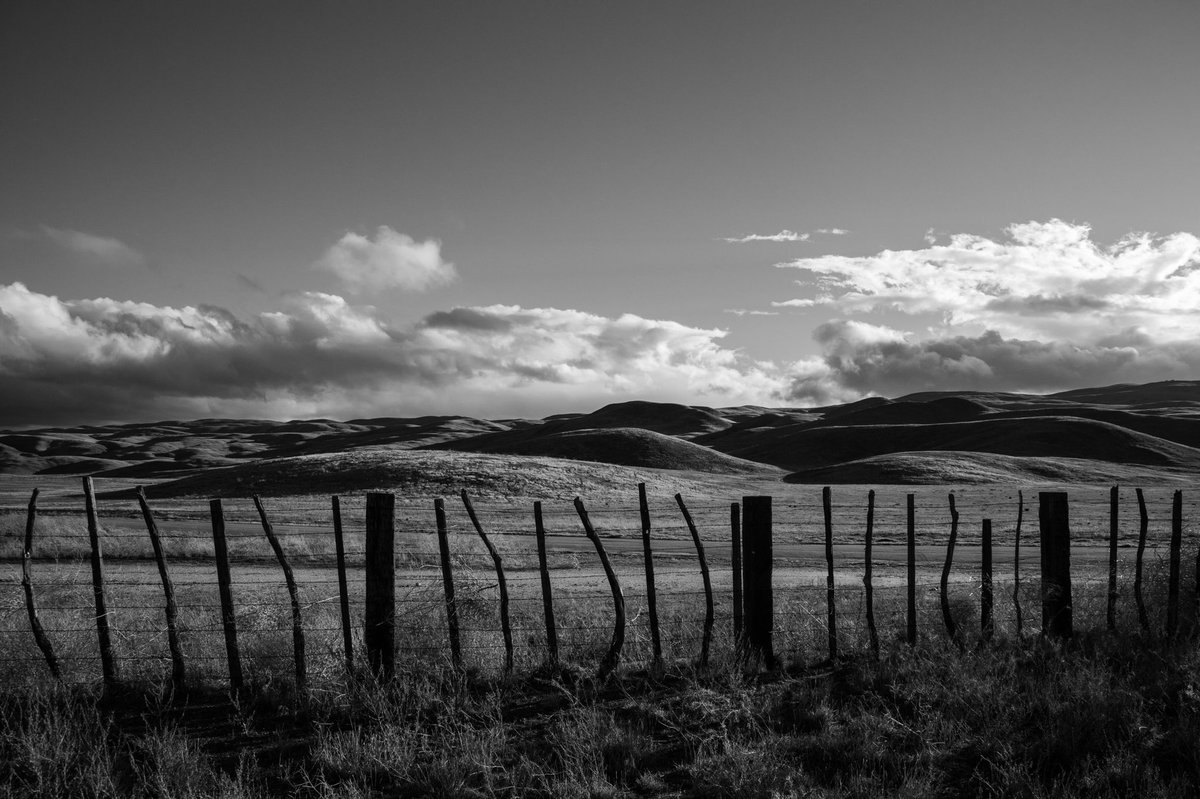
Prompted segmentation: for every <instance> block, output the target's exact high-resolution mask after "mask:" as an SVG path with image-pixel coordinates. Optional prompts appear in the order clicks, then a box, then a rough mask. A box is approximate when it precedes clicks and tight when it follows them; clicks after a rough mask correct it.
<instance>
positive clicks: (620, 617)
mask: <svg viewBox="0 0 1200 799" xmlns="http://www.w3.org/2000/svg"><path fill="white" fill-rule="evenodd" d="M575 512H576V513H578V514H579V521H580V522H582V523H583V531H584V532H585V533H586V534H587V537H588V539H590V540H591V542H592V546H594V547H595V548H596V555H598V556H599V558H600V565H601V566H603V567H604V576H605V577H607V578H608V587H609V590H610V591H612V598H613V612H614V614H615V616H616V618H615V619H614V621H613V634H612V643H611V644H610V645H609V647H608V653H607V654H606V655H605V656H604V659H603V660H601V661H600V669H599V673H598V674H597V677H598V678H599V679H601V680H603V679H605V678H607V677H608V675H610V674H612V673H613V672H614V671H615V670H616V668H617V664H618V663H620V662H621V648H622V647H623V646H624V645H625V595H624V594H623V593H622V592H621V581H620V580H618V579H617V573H616V572H615V571H613V567H612V563H611V562H609V560H608V553H607V552H605V551H604V544H603V543H602V542H601V541H600V536H598V535H596V530H595V528H593V527H592V522H591V519H589V518H588V513H587V508H585V507H584V505H583V500H582V499H580V498H579V497H575Z"/></svg>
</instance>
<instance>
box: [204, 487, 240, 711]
mask: <svg viewBox="0 0 1200 799" xmlns="http://www.w3.org/2000/svg"><path fill="white" fill-rule="evenodd" d="M208 511H209V515H210V516H211V517H212V531H213V555H214V556H215V557H216V560H217V593H218V594H219V595H220V597H221V627H222V629H223V630H224V631H225V656H226V660H227V663H228V665H229V690H230V692H231V693H233V694H237V692H238V691H240V690H242V658H241V655H240V654H239V653H238V640H237V614H236V613H235V612H234V609H233V588H232V586H231V582H232V580H231V579H230V575H229V550H228V548H227V547H226V546H225V511H224V510H223V509H222V507H221V500H219V499H214V500H210V501H209V503H208Z"/></svg>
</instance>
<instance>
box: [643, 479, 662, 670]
mask: <svg viewBox="0 0 1200 799" xmlns="http://www.w3.org/2000/svg"><path fill="white" fill-rule="evenodd" d="M638 510H639V512H640V513H641V517H642V559H643V562H644V564H645V568H646V609H647V612H648V613H649V614H650V667H651V668H652V669H660V668H662V637H661V634H660V631H659V628H658V594H657V593H656V592H655V587H654V552H653V551H652V550H651V547H650V503H649V502H647V501H646V484H645V483H638Z"/></svg>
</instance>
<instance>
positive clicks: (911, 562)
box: [907, 494, 917, 646]
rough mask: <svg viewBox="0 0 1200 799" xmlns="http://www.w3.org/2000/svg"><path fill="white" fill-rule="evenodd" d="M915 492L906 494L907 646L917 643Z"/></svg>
mask: <svg viewBox="0 0 1200 799" xmlns="http://www.w3.org/2000/svg"><path fill="white" fill-rule="evenodd" d="M916 500H917V497H916V495H915V494H909V495H908V501H907V504H908V553H907V555H908V634H907V640H908V644H909V646H913V645H915V644H916V643H917V510H916V504H917V502H916Z"/></svg>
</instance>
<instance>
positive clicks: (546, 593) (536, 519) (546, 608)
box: [533, 502, 558, 666]
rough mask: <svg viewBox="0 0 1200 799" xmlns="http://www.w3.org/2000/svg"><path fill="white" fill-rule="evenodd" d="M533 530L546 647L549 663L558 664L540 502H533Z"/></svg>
mask: <svg viewBox="0 0 1200 799" xmlns="http://www.w3.org/2000/svg"><path fill="white" fill-rule="evenodd" d="M533 530H534V534H535V535H536V536H537V552H538V572H539V574H540V575H541V578H542V612H543V614H544V615H545V617H546V649H547V650H548V652H549V656H550V665H551V666H557V665H558V626H557V625H556V624H555V623H554V596H553V595H552V594H551V592H550V568H549V566H548V564H547V563H546V528H545V526H544V525H543V524H542V503H541V502H534V503H533Z"/></svg>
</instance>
